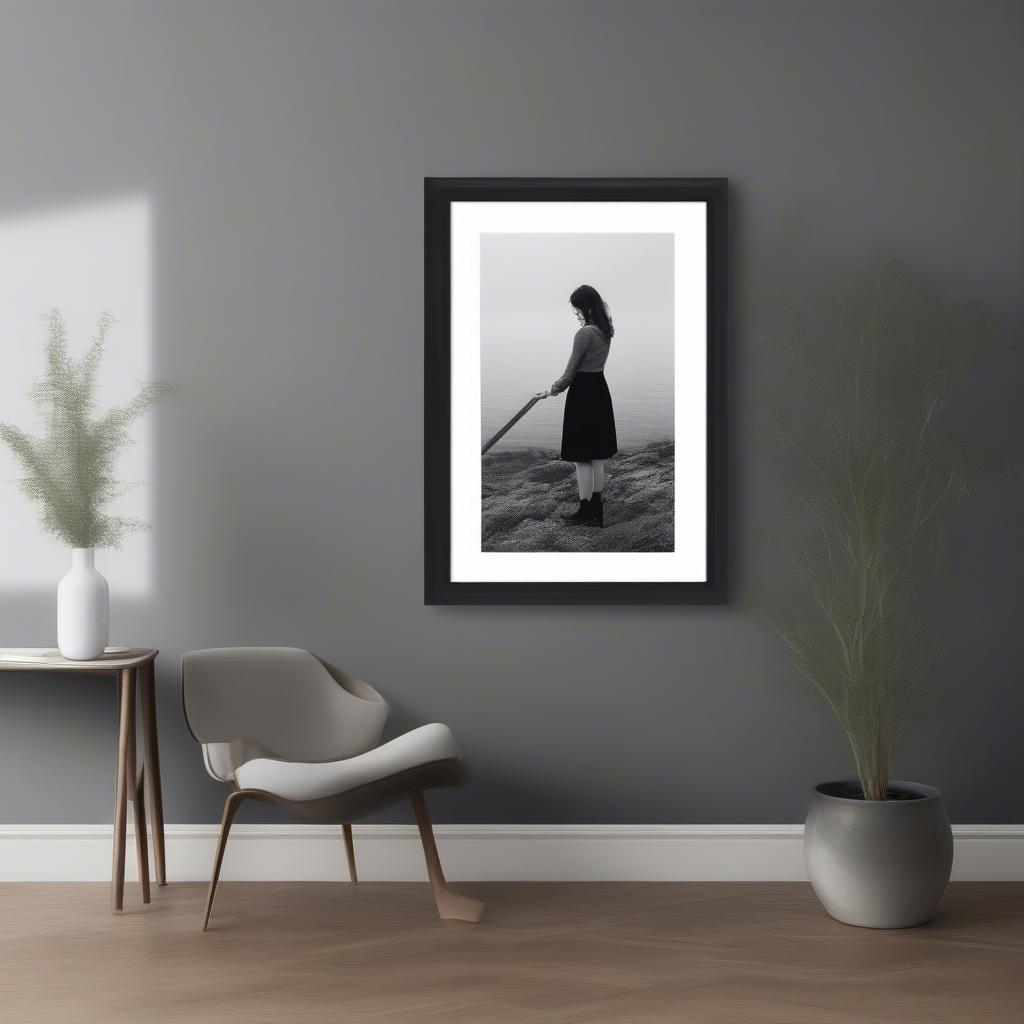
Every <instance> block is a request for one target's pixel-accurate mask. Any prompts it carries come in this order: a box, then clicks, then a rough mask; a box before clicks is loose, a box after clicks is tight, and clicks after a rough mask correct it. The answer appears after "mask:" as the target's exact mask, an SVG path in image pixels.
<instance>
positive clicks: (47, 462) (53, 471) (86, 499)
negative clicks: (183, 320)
mask: <svg viewBox="0 0 1024 1024" xmlns="http://www.w3.org/2000/svg"><path fill="white" fill-rule="evenodd" d="M46 321H47V327H48V340H47V345H46V370H45V373H44V375H43V377H42V378H41V379H40V380H39V381H37V382H36V383H35V384H33V385H32V386H31V388H30V389H29V392H28V395H29V398H30V399H31V401H32V403H33V405H34V406H35V407H36V410H37V411H38V413H39V416H40V419H41V422H42V426H43V433H42V434H41V435H40V436H38V437H35V436H32V435H31V434H29V433H27V432H26V431H24V430H22V429H20V428H19V427H15V426H13V425H12V424H10V423H0V440H2V441H3V442H4V443H5V444H6V445H7V446H8V448H10V450H11V451H12V452H13V454H14V457H15V458H16V459H17V461H18V463H19V464H20V465H21V467H22V470H23V471H24V473H25V475H24V477H22V478H21V479H20V480H18V481H17V482H18V485H19V488H20V490H21V493H22V494H23V495H24V496H25V497H26V498H28V500H29V501H31V502H33V503H35V504H36V505H38V506H39V509H40V524H41V526H42V528H43V530H44V531H45V532H46V533H49V534H52V535H53V536H54V537H56V538H57V539H58V540H60V541H62V542H63V543H65V544H67V545H68V546H69V547H72V548H100V547H117V546H118V545H119V544H120V543H121V541H122V539H123V538H124V537H125V535H126V534H129V533H132V532H135V531H138V530H148V529H149V526H148V524H146V523H144V522H142V521H141V520H139V519H131V518H127V517H125V516H119V515H113V514H111V513H109V512H107V511H106V507H107V506H108V505H109V504H110V502H112V501H114V500H115V499H117V498H119V497H120V496H121V495H123V494H124V493H125V492H126V491H128V490H129V489H131V488H132V487H135V486H138V483H137V482H126V481H123V480H121V479H120V477H119V475H118V472H117V464H118V460H119V457H120V455H121V453H122V452H123V451H124V450H125V448H127V447H129V446H130V445H131V444H133V440H132V437H131V434H130V433H129V428H130V427H131V426H132V424H133V423H134V422H135V421H136V420H137V419H138V418H139V417H140V416H142V414H143V413H145V412H146V411H147V410H148V409H149V408H150V407H151V406H152V405H153V404H154V403H155V402H157V401H159V400H160V399H161V398H163V397H164V396H165V395H167V394H168V393H169V392H170V390H171V388H170V386H169V385H168V384H164V383H161V382H158V381H148V382H145V383H144V384H143V385H142V388H141V390H140V391H139V393H138V394H137V395H136V396H135V397H134V398H132V399H131V400H130V401H129V402H127V403H126V404H124V405H120V406H116V407H115V408H112V409H110V410H108V411H107V412H105V413H102V414H97V411H96V388H97V383H98V378H99V371H100V365H101V363H102V360H103V351H104V346H105V344H106V339H107V335H108V334H109V332H110V329H111V327H112V326H113V324H114V320H113V318H112V317H111V316H110V315H109V314H107V313H104V314H102V315H101V316H100V319H99V323H98V325H97V328H96V335H95V337H94V338H93V339H92V343H91V344H90V346H89V348H88V349H87V350H86V352H85V354H84V356H82V358H81V359H80V360H76V359H75V358H74V357H73V356H72V355H71V353H70V351H69V349H68V337H67V328H66V326H65V324H64V320H63V318H62V317H61V315H60V312H59V311H58V310H56V309H54V310H51V312H50V313H49V314H48V316H47V317H46Z"/></svg>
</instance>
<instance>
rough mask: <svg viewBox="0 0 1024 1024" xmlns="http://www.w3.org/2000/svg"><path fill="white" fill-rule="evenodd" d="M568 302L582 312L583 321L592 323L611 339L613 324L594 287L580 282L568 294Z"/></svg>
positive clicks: (602, 300) (606, 307) (613, 331)
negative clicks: (577, 286) (574, 289)
mask: <svg viewBox="0 0 1024 1024" xmlns="http://www.w3.org/2000/svg"><path fill="white" fill-rule="evenodd" d="M569 303H570V305H572V306H573V307H574V308H575V309H578V310H579V311H580V312H581V313H582V314H583V320H584V322H585V323H588V324H593V325H594V326H595V327H596V328H597V329H598V330H599V331H601V332H602V333H603V334H604V336H605V337H606V338H607V339H608V340H609V341H611V337H612V335H613V334H614V333H615V326H614V324H612V318H611V314H609V312H608V306H607V304H606V303H605V301H604V299H602V298H601V295H600V293H599V292H598V290H597V289H596V288H591V287H590V285H589V284H581V285H580V286H579V288H577V289H576V291H574V292H573V293H572V295H570V296H569Z"/></svg>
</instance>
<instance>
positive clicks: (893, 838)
mask: <svg viewBox="0 0 1024 1024" xmlns="http://www.w3.org/2000/svg"><path fill="white" fill-rule="evenodd" d="M860 793H861V788H860V783H859V782H857V781H856V780H853V779H844V780H841V781H838V782H823V783H822V784H821V785H820V786H816V787H815V789H814V796H813V798H812V800H811V806H810V809H809V810H808V812H807V822H806V827H805V831H804V863H805V864H806V865H807V874H808V876H809V877H810V879H811V885H812V886H814V891H815V893H816V894H817V896H818V899H819V900H821V902H822V905H823V906H824V907H825V909H826V910H827V911H828V912H829V913H830V914H831V915H832V916H833V917H834V918H835V919H836V920H837V921H843V922H845V923H846V924H853V925H858V926H860V927H861V928H912V927H913V926H914V925H918V924H923V923H924V922H925V921H927V920H928V918H929V917H930V916H931V914H932V911H933V910H934V909H935V905H936V904H937V903H938V902H939V899H940V898H941V897H942V894H943V892H944V891H945V889H946V883H947V882H949V872H950V869H951V868H952V866H953V831H952V829H951V828H950V825H949V818H948V817H947V816H946V808H945V806H944V805H943V803H942V794H941V793H940V792H939V791H938V790H937V789H933V788H932V787H931V786H919V785H917V783H914V782H896V781H892V782H890V783H889V793H890V794H892V797H894V798H895V799H889V800H864V799H862V798H861V797H860Z"/></svg>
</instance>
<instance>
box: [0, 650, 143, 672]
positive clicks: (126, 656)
mask: <svg viewBox="0 0 1024 1024" xmlns="http://www.w3.org/2000/svg"><path fill="white" fill-rule="evenodd" d="M158 653H159V652H158V651H157V650H155V649H154V648H152V647H108V648H107V649H106V650H105V651H104V652H103V654H101V655H100V656H99V657H98V658H93V659H91V660H89V661H73V660H72V659H71V658H65V657H64V656H63V655H62V654H61V653H60V651H58V650H57V648H56V647H0V672H3V671H7V672H117V671H120V670H121V669H123V668H138V667H139V666H140V665H145V664H146V662H147V661H152V660H153V659H154V658H155V657H156V656H157V654H158Z"/></svg>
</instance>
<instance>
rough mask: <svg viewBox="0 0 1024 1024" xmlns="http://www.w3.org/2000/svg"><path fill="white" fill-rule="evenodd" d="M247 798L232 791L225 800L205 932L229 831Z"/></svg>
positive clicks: (214, 861) (204, 923) (205, 927)
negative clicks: (240, 805) (239, 808)
mask: <svg viewBox="0 0 1024 1024" xmlns="http://www.w3.org/2000/svg"><path fill="white" fill-rule="evenodd" d="M244 799H245V794H244V793H238V792H236V793H232V794H231V796H229V797H228V798H227V800H225V801H224V817H223V818H222V819H221V823H220V839H219V840H218V841H217V855H216V857H214V859H213V875H212V877H211V878H210V891H209V892H208V893H207V894H206V913H205V914H204V915H203V931H204V932H205V931H206V929H207V927H208V925H209V924H210V914H211V913H212V912H213V897H214V896H215V895H216V893H217V881H218V880H219V879H220V866H221V864H222V863H223V862H224V849H225V847H226V846H227V845H228V833H229V832H230V831H231V821H232V819H233V818H234V816H235V812H236V811H237V810H238V805H239V804H240V803H241V802H242V801H243V800H244Z"/></svg>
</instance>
